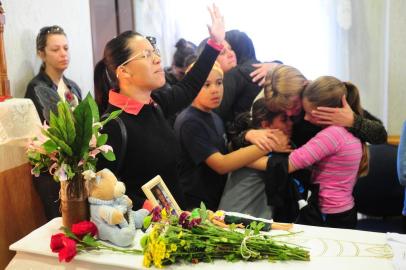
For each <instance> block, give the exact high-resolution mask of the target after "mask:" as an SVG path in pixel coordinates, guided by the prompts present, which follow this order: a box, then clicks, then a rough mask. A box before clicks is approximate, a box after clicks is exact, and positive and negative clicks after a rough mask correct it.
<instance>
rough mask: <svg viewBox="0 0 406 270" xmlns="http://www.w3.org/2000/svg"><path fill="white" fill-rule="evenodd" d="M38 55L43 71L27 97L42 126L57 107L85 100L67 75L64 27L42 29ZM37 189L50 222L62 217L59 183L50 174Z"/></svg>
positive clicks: (37, 182) (37, 183)
mask: <svg viewBox="0 0 406 270" xmlns="http://www.w3.org/2000/svg"><path fill="white" fill-rule="evenodd" d="M36 47H37V54H38V56H39V57H40V58H41V60H42V65H41V68H40V70H39V72H38V74H37V76H35V77H34V78H33V79H32V80H31V81H30V83H29V84H28V86H27V91H26V93H25V97H26V98H29V99H31V100H32V101H33V102H34V105H35V107H36V109H37V111H38V115H39V117H40V119H41V122H43V121H44V120H46V121H48V122H49V114H50V111H51V110H52V111H53V112H57V107H56V105H57V103H58V102H59V101H61V100H63V101H67V102H68V103H69V104H70V105H71V106H76V105H77V104H78V102H79V101H80V100H81V90H80V88H79V86H78V85H77V84H76V83H75V82H74V81H72V80H69V79H68V78H66V77H65V76H64V75H63V74H64V72H65V70H66V69H67V68H68V66H69V45H68V40H67V38H66V34H65V32H64V31H63V29H62V27H60V26H57V25H54V26H46V27H43V28H41V30H40V32H39V33H38V35H37V40H36ZM34 186H35V188H36V190H37V192H38V194H39V196H40V198H41V201H42V203H43V206H44V212H45V216H46V218H47V220H51V219H53V218H55V217H58V216H60V212H59V189H60V186H59V183H57V182H56V181H54V180H53V178H52V176H51V175H50V174H47V173H43V174H41V175H40V176H39V177H35V178H34Z"/></svg>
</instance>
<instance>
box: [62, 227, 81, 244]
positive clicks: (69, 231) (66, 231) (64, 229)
mask: <svg viewBox="0 0 406 270" xmlns="http://www.w3.org/2000/svg"><path fill="white" fill-rule="evenodd" d="M61 229H62V230H63V232H64V233H65V235H66V236H67V237H69V238H71V239H74V240H77V241H80V240H79V238H77V236H76V235H75V234H74V233H73V232H72V231H71V230H70V229H69V228H68V227H63V226H62V227H61Z"/></svg>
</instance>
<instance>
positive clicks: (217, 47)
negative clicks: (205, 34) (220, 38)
mask: <svg viewBox="0 0 406 270" xmlns="http://www.w3.org/2000/svg"><path fill="white" fill-rule="evenodd" d="M207 44H209V46H210V47H212V48H213V49H215V50H217V51H219V52H221V50H222V49H223V48H224V46H223V44H218V43H216V42H215V41H214V40H212V39H211V38H209V39H208V40H207Z"/></svg>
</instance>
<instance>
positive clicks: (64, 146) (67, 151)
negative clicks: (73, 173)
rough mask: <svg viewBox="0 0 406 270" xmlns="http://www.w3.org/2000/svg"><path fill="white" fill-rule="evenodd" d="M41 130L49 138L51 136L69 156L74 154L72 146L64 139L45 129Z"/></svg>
mask: <svg viewBox="0 0 406 270" xmlns="http://www.w3.org/2000/svg"><path fill="white" fill-rule="evenodd" d="M41 132H42V133H43V134H44V135H45V136H47V137H48V138H50V139H51V140H53V141H54V142H55V143H56V145H58V146H59V147H60V148H61V150H62V151H63V152H65V153H66V154H67V155H68V156H70V157H71V156H72V154H73V152H72V148H70V146H69V145H67V144H66V143H65V142H64V141H62V140H60V139H58V138H57V137H56V136H54V135H52V134H51V133H49V132H47V131H46V130H45V129H42V130H41Z"/></svg>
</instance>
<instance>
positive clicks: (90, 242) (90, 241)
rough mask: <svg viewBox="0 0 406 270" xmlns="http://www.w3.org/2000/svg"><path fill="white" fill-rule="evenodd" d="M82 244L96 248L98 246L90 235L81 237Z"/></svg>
mask: <svg viewBox="0 0 406 270" xmlns="http://www.w3.org/2000/svg"><path fill="white" fill-rule="evenodd" d="M82 242H83V243H85V244H86V245H88V246H91V247H98V246H99V245H100V244H99V242H97V240H96V239H95V238H94V237H93V236H91V235H90V233H88V234H86V235H85V236H84V237H83V239H82Z"/></svg>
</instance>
